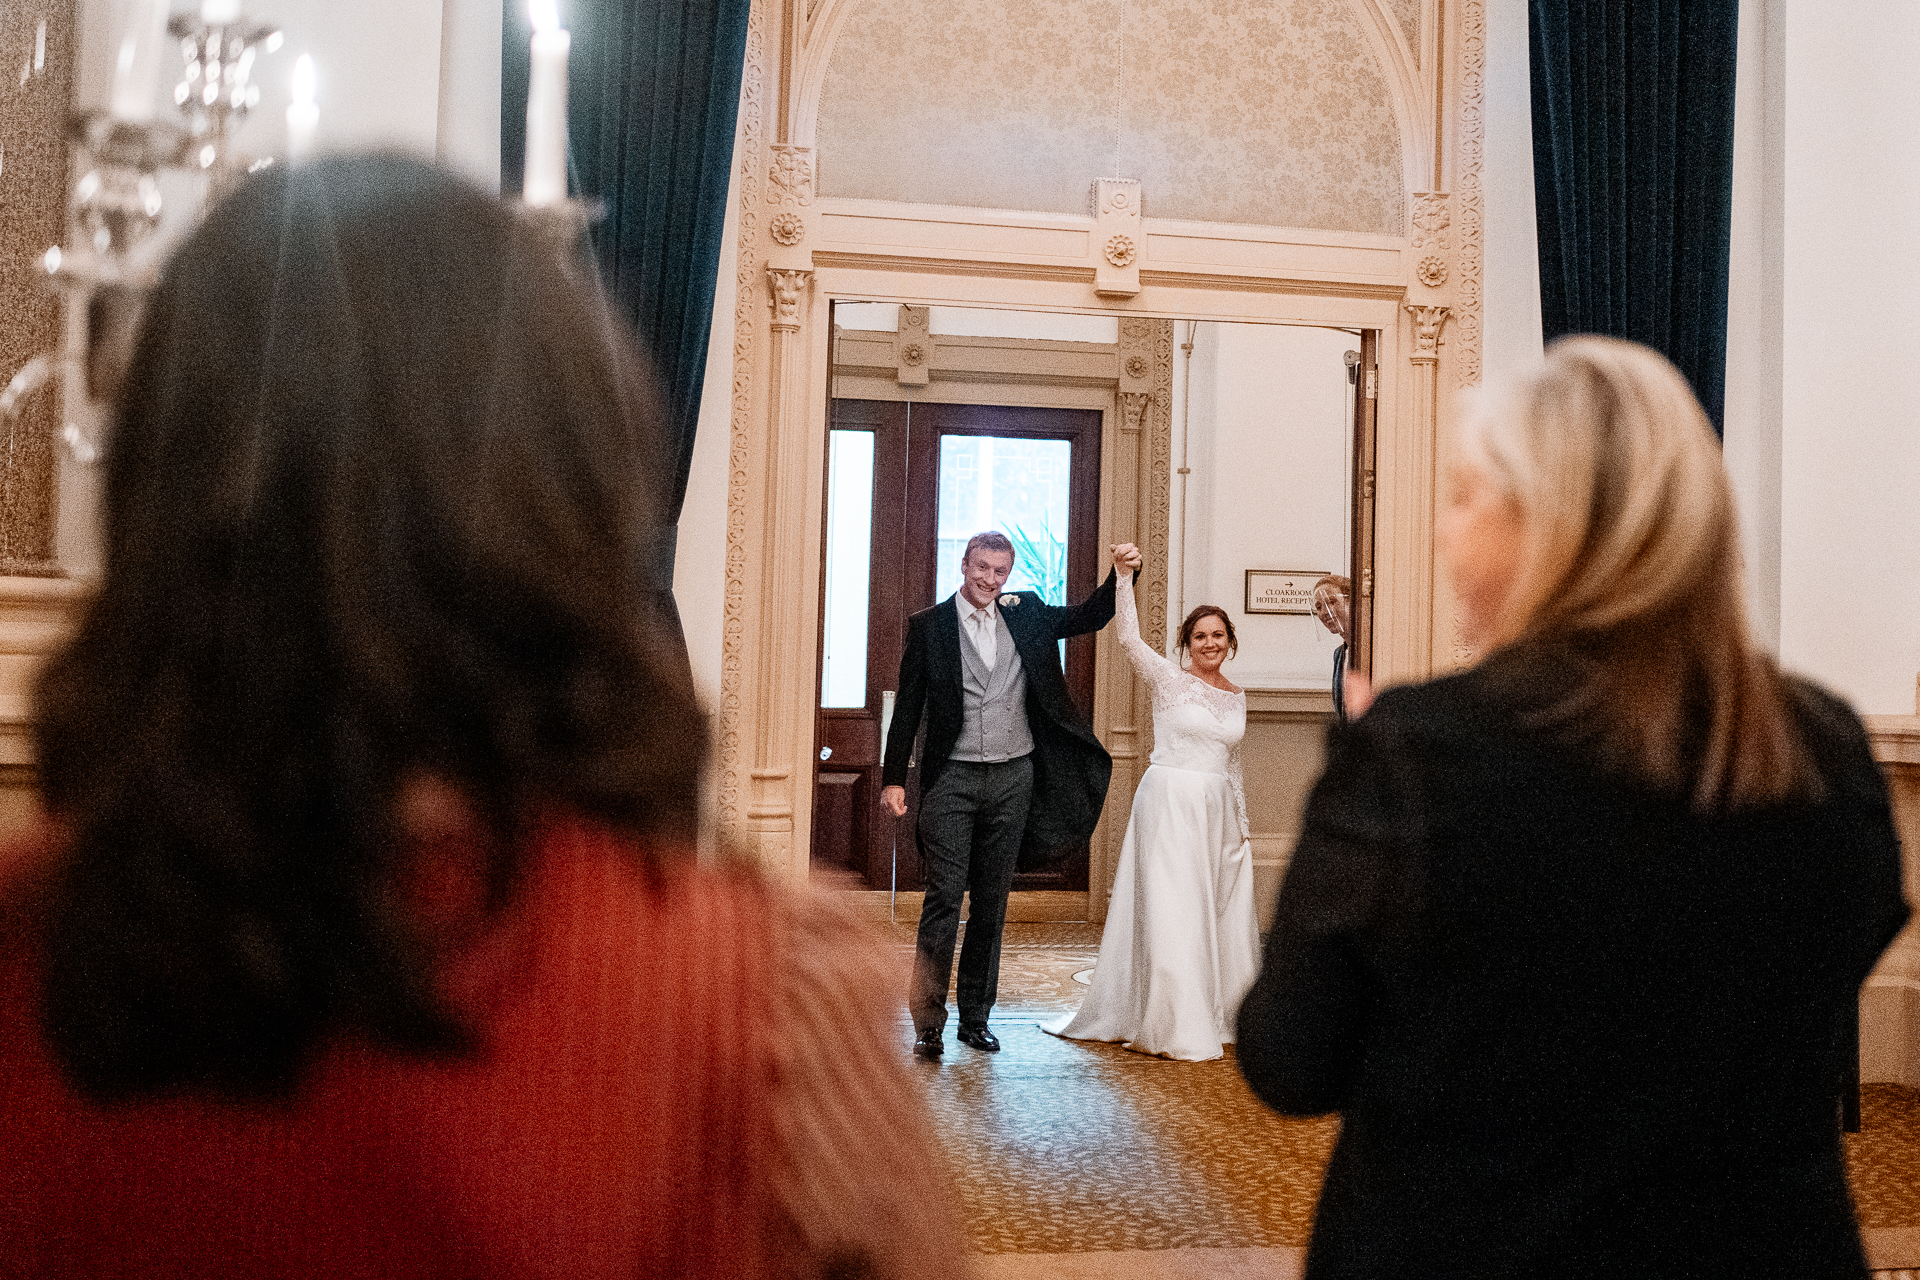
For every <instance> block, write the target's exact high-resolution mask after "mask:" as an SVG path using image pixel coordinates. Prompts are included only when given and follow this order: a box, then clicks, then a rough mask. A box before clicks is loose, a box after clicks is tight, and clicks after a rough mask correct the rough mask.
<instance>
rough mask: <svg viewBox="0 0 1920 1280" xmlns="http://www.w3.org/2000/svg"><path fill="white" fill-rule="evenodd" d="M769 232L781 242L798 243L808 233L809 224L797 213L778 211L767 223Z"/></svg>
mask: <svg viewBox="0 0 1920 1280" xmlns="http://www.w3.org/2000/svg"><path fill="white" fill-rule="evenodd" d="M767 234H768V235H770V236H772V237H773V238H774V239H775V240H776V241H778V242H779V243H780V244H784V245H796V244H799V243H800V239H801V237H803V236H805V235H806V234H807V224H806V223H805V222H803V221H802V220H801V218H800V215H799V214H797V213H778V214H775V215H774V217H773V221H771V222H769V223H768V224H767Z"/></svg>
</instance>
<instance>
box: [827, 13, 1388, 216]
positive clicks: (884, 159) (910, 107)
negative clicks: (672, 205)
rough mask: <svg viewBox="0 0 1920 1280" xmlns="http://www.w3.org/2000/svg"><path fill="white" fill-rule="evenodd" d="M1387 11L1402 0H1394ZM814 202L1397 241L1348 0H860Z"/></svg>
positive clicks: (1380, 90)
mask: <svg viewBox="0 0 1920 1280" xmlns="http://www.w3.org/2000/svg"><path fill="white" fill-rule="evenodd" d="M1396 3H1397V4H1400V5H1402V6H1404V5H1406V4H1408V3H1412V4H1416V5H1417V3H1418V0H1396ZM818 145H819V154H820V191H821V194H822V195H828V196H846V197H859V198H866V199H877V200H902V201H915V202H924V203H931V204H958V205H970V206H974V207H979V208H1003V209H1031V210H1039V211H1045V212H1058V213H1085V212H1087V211H1088V199H1089V190H1090V188H1091V186H1092V184H1093V180H1094V179H1095V178H1101V177H1125V178H1139V179H1141V180H1142V182H1143V183H1144V184H1145V193H1146V212H1147V213H1148V214H1149V215H1150V216H1155V217H1164V218H1192V219H1199V220H1202V221H1210V222H1236V223H1253V224H1258V225H1267V226H1292V227H1315V228H1323V229H1327V230H1337V231H1374V232H1383V233H1386V234H1390V235H1397V234H1400V233H1401V231H1402V229H1403V226H1404V218H1405V195H1404V189H1403V188H1404V182H1403V178H1402V175H1401V167H1400V138H1399V132H1398V129H1397V128H1396V126H1395V123H1394V119H1393V109H1392V106H1391V104H1390V102H1389V100H1388V97H1387V85H1386V80H1385V78H1384V77H1383V75H1382V74H1381V71H1380V69H1379V66H1378V65H1377V63H1376V62H1375V60H1374V56H1373V54H1372V51H1371V50H1370V48H1369V47H1368V45H1367V42H1366V38H1365V36H1364V35H1363V34H1362V31H1361V28H1360V27H1359V25H1358V23H1357V21H1356V20H1355V18H1354V16H1353V13H1352V11H1351V9H1350V7H1349V0H1047V2H1046V3H1035V2H1034V0H968V2H967V3H964V4H960V3H954V2H953V0H864V3H862V4H861V6H860V7H859V8H858V9H856V10H855V11H854V12H853V13H851V14H850V15H849V16H848V17H847V20H846V23H845V25H844V26H843V27H842V28H841V32H840V37H839V41H838V43H837V44H836V46H835V48H834V52H833V60H832V63H831V65H830V66H829V68H828V72H827V78H826V82H825V85H824V86H823V91H822V93H821V98H820V116H819V126H818Z"/></svg>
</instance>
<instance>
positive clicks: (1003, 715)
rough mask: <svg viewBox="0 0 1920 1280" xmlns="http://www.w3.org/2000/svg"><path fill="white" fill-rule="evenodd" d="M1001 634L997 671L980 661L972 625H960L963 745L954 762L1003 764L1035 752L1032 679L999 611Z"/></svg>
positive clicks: (951, 756) (958, 747) (955, 750)
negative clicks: (1029, 720)
mask: <svg viewBox="0 0 1920 1280" xmlns="http://www.w3.org/2000/svg"><path fill="white" fill-rule="evenodd" d="M993 618H994V622H995V623H997V624H998V626H999V628H1000V630H999V634H998V635H997V636H996V637H995V644H994V664H993V670H992V671H988V670H987V667H986V664H985V663H984V662H982V661H981V660H980V651H979V650H977V649H975V648H974V647H973V636H972V635H971V634H970V633H969V632H968V630H967V624H966V623H965V622H964V621H963V622H962V623H961V624H960V704H961V721H960V739H959V741H957V742H955V743H954V744H953V751H952V753H951V754H949V755H948V756H947V759H949V760H963V761H966V762H968V763H970V764H998V763H999V762H1000V761H1002V760H1017V759H1019V758H1020V757H1021V756H1024V755H1026V754H1027V753H1028V752H1030V751H1032V750H1033V735H1032V734H1031V733H1029V732H1028V731H1027V673H1026V669H1025V668H1024V667H1022V666H1021V665H1020V651H1019V650H1018V649H1016V648H1014V647H1013V633H1012V632H1010V631H1008V630H1007V620H1006V619H1005V618H1003V617H1001V616H1000V611H999V610H998V609H995V610H994V611H993Z"/></svg>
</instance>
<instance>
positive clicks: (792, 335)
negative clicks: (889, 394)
mask: <svg viewBox="0 0 1920 1280" xmlns="http://www.w3.org/2000/svg"><path fill="white" fill-rule="evenodd" d="M766 274H767V304H768V306H769V307H770V308H771V309H772V312H773V318H772V322H771V325H770V336H771V339H772V349H771V351H770V352H769V362H768V370H767V372H768V390H769V395H768V403H767V434H766V441H767V450H766V460H765V474H764V476H763V477H762V484H763V485H764V488H763V489H762V494H763V503H764V505H763V509H762V514H761V530H762V535H761V560H760V565H761V574H760V608H759V627H758V635H757V636H756V637H755V642H756V644H755V647H756V648H757V650H758V655H757V656H758V659H759V661H758V663H757V667H758V672H757V675H758V679H757V680H756V682H755V694H754V699H753V726H754V727H753V769H752V771H751V773H750V774H749V775H748V788H747V803H746V813H745V819H746V828H747V830H748V831H749V832H751V833H752V837H751V838H752V839H753V840H754V841H755V843H756V845H757V846H758V852H759V855H760V865H761V866H763V867H767V868H769V869H776V868H777V869H780V870H783V871H784V870H788V869H790V868H792V867H793V866H794V865H795V856H796V855H795V850H794V799H795V796H794V788H795V785H796V784H795V781H794V773H793V764H792V762H793V759H794V756H795V753H796V751H797V750H798V747H797V746H796V744H795V742H794V740H793V735H794V733H795V732H796V729H797V728H806V727H807V726H806V725H805V723H804V719H803V718H802V717H798V716H796V715H795V714H794V711H795V708H793V707H792V706H790V705H788V704H789V703H790V702H791V698H789V697H788V696H787V695H789V694H790V693H791V692H792V691H793V690H794V689H796V688H799V687H800V686H801V685H802V684H805V685H806V686H807V687H809V688H811V684H812V682H811V681H808V680H804V679H803V677H802V673H800V672H799V671H798V670H797V669H796V662H797V653H798V651H797V650H796V648H795V646H794V645H793V644H792V643H791V638H790V632H791V629H792V626H793V620H794V618H795V617H797V616H799V615H800V614H801V613H802V612H804V610H803V608H802V606H801V603H800V601H799V600H798V599H797V598H795V594H794V592H793V589H792V588H793V584H794V583H795V582H797V581H799V580H800V577H801V575H800V574H798V573H796V572H794V571H793V566H795V565H797V564H799V563H800V557H801V555H802V554H803V552H804V545H803V543H804V540H803V539H802V538H801V537H800V533H801V529H802V526H803V525H804V521H802V520H801V519H799V518H797V507H799V506H803V505H804V504H805V501H806V481H805V477H804V475H803V474H802V473H803V472H804V471H805V469H806V468H805V465H804V463H805V453H806V450H805V442H806V439H807V431H806V421H805V419H806V412H807V409H806V385H807V372H806V361H805V357H804V354H803V348H802V346H801V343H800V340H799V339H800V326H801V323H802V317H803V316H804V314H805V311H806V304H807V301H808V294H809V293H810V292H811V290H812V287H813V272H812V271H810V270H798V269H783V268H780V267H768V268H767V269H766ZM809 731H810V730H809Z"/></svg>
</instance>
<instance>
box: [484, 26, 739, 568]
mask: <svg viewBox="0 0 1920 1280" xmlns="http://www.w3.org/2000/svg"><path fill="white" fill-rule="evenodd" d="M748 3H749V0H560V19H561V22H562V24H563V25H564V26H566V27H567V29H568V30H569V31H571V32H572V33H573V47H572V51H571V60H570V62H569V66H568V80H567V95H568V124H569V134H570V139H569V148H568V150H569V155H568V185H569V188H570V189H571V193H572V194H573V195H575V196H578V197H580V198H582V199H584V200H587V201H589V202H591V203H593V204H594V205H595V206H596V207H597V209H598V211H599V216H598V217H597V219H596V220H595V222H594V224H593V226H592V229H591V233H590V234H591V236H592V240H593V251H594V255H595V257H596V258H597V259H598V261H599V265H600V269H601V273H602V275H603V277H604V278H605V280H606V284H607V288H608V289H609V291H610V292H611V293H612V296H613V297H614V299H615V301H616V302H617V304H618V305H619V307H620V309H621V310H622V311H623V312H624V313H625V314H626V316H627V317H628V319H630V320H631V321H632V322H633V325H634V328H635V329H636V330H637V331H638V332H639V334H640V336H641V338H642V340H643V341H644V342H645V343H646V346H647V348H648V350H649V351H650V352H651V353H652V356H653V360H654V363H655V365H656V367H657V368H658V369H659V372H660V378H661V383H662V386H663V388H664V390H665V393H666V396H667V401H668V412H669V414H670V420H671V422H672V425H673V447H674V456H672V457H670V458H667V459H663V465H665V466H669V467H671V468H672V469H673V474H674V484H673V489H672V497H673V502H672V509H671V511H670V512H669V516H670V518H672V519H675V520H677V519H678V518H679V514H680V504H681V501H682V500H683V499H684V498H685V496H686V489H687V472H688V468H689V467H690V466H691V465H692V461H693V437H694V428H695V425H696V424H697V423H698V422H699V419H700V389H701V384H702V382H703V380H704V379H705V376H706V367H707V342H708V329H709V328H710V326H711V322H712V316H713V297H714V287H715V285H716V283H717V281H718V273H719V265H720V240H721V228H722V225H723V223H724V222H725V219H726V212H727V210H726V204H727V176H728V172H729V170H730V169H731V168H732V163H733V132H734V120H735V117H736V115H737V113H738V110H739V103H740V76H741V68H742V66H743V64H744V62H745V58H746V47H747V11H748ZM501 31H502V39H501V58H500V64H501V93H500V185H501V190H503V191H508V192H512V191H518V190H519V189H520V177H521V172H522V169H523V160H524V153H525V147H526V123H527V121H526V113H527V70H528V58H529V55H528V43H527V42H528V40H529V38H530V37H531V34H532V32H531V28H530V26H529V22H528V17H527V7H526V4H525V0H506V6H505V21H504V22H503V23H502V27H501ZM648 559H649V560H650V561H651V568H652V570H653V572H654V574H655V580H656V583H657V584H658V585H661V586H662V587H663V588H664V589H666V590H669V591H670V590H671V587H672V582H673V540H672V529H671V528H668V529H664V530H662V531H661V534H660V537H659V539H658V543H657V545H656V547H655V548H654V549H653V551H652V553H651V554H650V555H649V556H648Z"/></svg>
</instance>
